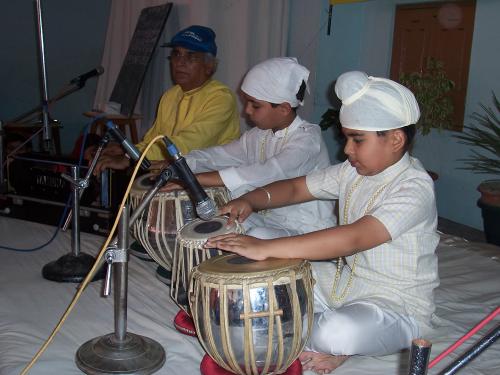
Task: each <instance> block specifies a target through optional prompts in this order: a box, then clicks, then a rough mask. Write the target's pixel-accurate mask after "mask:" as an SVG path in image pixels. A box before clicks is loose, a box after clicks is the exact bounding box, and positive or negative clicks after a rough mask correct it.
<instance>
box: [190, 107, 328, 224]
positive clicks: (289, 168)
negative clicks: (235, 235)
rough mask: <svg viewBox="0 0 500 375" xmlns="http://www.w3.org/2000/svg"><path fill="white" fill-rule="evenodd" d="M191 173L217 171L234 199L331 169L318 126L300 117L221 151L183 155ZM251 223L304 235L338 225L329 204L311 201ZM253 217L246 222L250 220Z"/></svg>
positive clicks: (251, 134)
mask: <svg viewBox="0 0 500 375" xmlns="http://www.w3.org/2000/svg"><path fill="white" fill-rule="evenodd" d="M186 160H187V162H188V165H189V167H190V168H191V169H192V170H193V171H194V172H195V173H200V172H208V171H214V170H215V171H219V174H220V176H221V178H222V181H223V182H224V185H225V186H226V187H227V188H228V189H229V191H230V192H231V195H232V197H233V198H237V197H239V196H241V195H243V194H244V193H246V192H248V191H251V190H254V189H255V188H257V187H259V186H264V185H266V184H269V183H271V182H274V181H278V180H283V179H288V178H293V177H299V176H304V175H307V174H308V173H310V172H312V171H315V170H320V169H323V168H326V167H328V166H329V165H330V160H329V157H328V152H327V149H326V145H325V143H324V141H323V138H322V135H321V129H320V128H319V126H317V125H314V124H310V123H308V122H306V121H304V120H302V119H301V118H300V117H299V116H297V117H296V118H295V120H294V121H293V122H292V123H291V124H290V125H289V126H288V127H287V128H285V129H283V130H280V131H277V132H276V133H273V131H272V130H261V129H258V128H252V129H251V130H249V131H247V132H245V133H244V134H243V135H242V136H241V137H240V139H238V140H236V141H233V142H231V143H229V144H226V145H222V146H215V147H210V148H206V149H203V150H195V151H192V152H190V153H189V154H187V155H186ZM255 215H257V217H255V218H254V222H255V223H258V225H262V226H263V227H266V228H279V229H284V230H286V231H287V233H288V234H302V233H307V232H311V231H315V230H320V229H324V228H328V227H331V226H333V225H335V224H336V218H335V215H334V206H333V203H332V202H331V201H327V200H325V201H321V200H317V201H312V202H307V203H302V204H297V205H292V206H287V207H282V208H276V209H272V210H267V211H266V212H264V213H259V214H253V215H252V216H255ZM252 216H251V217H250V218H249V219H252Z"/></svg>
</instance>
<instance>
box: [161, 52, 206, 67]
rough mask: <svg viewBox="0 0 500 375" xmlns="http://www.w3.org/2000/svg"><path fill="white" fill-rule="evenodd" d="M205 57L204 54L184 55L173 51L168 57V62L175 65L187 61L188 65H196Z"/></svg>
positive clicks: (191, 53)
mask: <svg viewBox="0 0 500 375" xmlns="http://www.w3.org/2000/svg"><path fill="white" fill-rule="evenodd" d="M204 57H205V55H204V54H203V52H187V53H185V54H182V53H180V52H179V51H172V53H171V54H170V56H168V60H169V61H171V62H173V63H178V62H181V61H185V62H187V63H188V64H194V63H197V62H200V61H202V60H203V59H204Z"/></svg>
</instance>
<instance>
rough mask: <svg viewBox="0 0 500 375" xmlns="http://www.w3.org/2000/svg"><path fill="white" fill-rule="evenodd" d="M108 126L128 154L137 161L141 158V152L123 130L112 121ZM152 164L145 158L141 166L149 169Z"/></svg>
mask: <svg viewBox="0 0 500 375" xmlns="http://www.w3.org/2000/svg"><path fill="white" fill-rule="evenodd" d="M106 126H107V128H108V130H109V131H110V132H111V134H112V135H113V137H115V139H117V140H118V141H119V142H120V143H121V144H122V146H123V148H124V149H125V152H126V153H127V155H128V156H130V158H131V159H132V160H134V161H137V160H139V159H140V158H141V152H140V151H139V150H138V149H137V147H135V146H134V145H133V144H132V143H131V142H130V141H129V140H128V139H127V138H126V137H125V135H124V134H123V133H122V132H121V130H120V129H119V128H118V127H117V126H116V125H115V124H113V122H112V121H108V122H107V123H106ZM150 166H151V162H150V161H149V160H148V159H147V158H144V159H143V160H142V163H141V168H142V169H148V168H149V167H150Z"/></svg>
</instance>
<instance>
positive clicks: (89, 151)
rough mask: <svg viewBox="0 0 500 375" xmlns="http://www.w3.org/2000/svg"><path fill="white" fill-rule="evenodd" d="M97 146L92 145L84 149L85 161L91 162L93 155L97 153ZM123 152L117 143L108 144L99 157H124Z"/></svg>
mask: <svg viewBox="0 0 500 375" xmlns="http://www.w3.org/2000/svg"><path fill="white" fill-rule="evenodd" d="M97 148H98V146H97V145H93V146H89V147H87V148H86V149H85V152H84V153H83V158H84V159H85V160H87V161H91V160H92V159H93V158H94V155H95V153H96V151H97ZM124 154H125V152H124V151H123V148H122V146H120V145H119V144H118V143H114V142H112V143H109V144H108V145H107V146H106V147H105V148H104V149H103V150H102V152H101V157H102V156H104V155H114V156H118V155H124Z"/></svg>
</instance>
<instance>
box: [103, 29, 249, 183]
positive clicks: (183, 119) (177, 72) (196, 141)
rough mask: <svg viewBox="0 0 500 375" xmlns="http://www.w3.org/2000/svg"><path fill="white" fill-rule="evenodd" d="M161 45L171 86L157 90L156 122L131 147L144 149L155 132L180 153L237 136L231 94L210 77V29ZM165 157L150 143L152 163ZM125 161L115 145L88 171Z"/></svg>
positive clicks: (125, 163) (213, 62)
mask: <svg viewBox="0 0 500 375" xmlns="http://www.w3.org/2000/svg"><path fill="white" fill-rule="evenodd" d="M163 47H170V48H172V51H171V54H170V56H169V60H170V71H171V74H172V80H173V82H174V83H175V86H174V87H172V88H170V89H169V90H168V91H166V92H165V93H164V94H163V96H162V98H161V100H160V104H159V106H158V112H157V116H156V120H155V122H154V124H153V126H152V127H151V128H150V129H149V131H148V132H147V133H146V135H145V136H144V139H143V141H142V142H140V143H139V144H137V145H136V146H137V148H138V149H139V150H141V151H142V150H144V149H145V148H146V146H147V144H148V143H149V142H150V141H151V140H152V139H153V138H154V137H156V136H157V135H166V136H168V137H169V138H170V139H171V140H172V141H173V142H174V143H175V144H176V145H177V148H178V149H179V150H180V151H181V152H182V153H188V152H189V151H191V150H196V149H202V148H206V147H210V146H215V145H221V144H225V143H228V142H230V141H232V140H234V139H237V138H238V137H239V135H240V126H239V113H238V109H237V105H236V99H235V96H234V94H233V93H232V92H231V90H230V89H229V88H228V87H227V86H225V85H223V84H222V83H220V82H218V81H217V80H215V79H213V78H212V75H213V74H214V73H215V71H216V68H217V59H216V56H217V45H216V43H215V32H214V31H213V30H212V29H210V28H208V27H205V26H199V25H193V26H190V27H188V28H186V29H184V30H181V31H180V32H178V33H177V34H176V35H174V37H173V38H172V40H171V41H170V43H167V44H166V45H164V46H163ZM167 155H168V154H167V152H166V150H165V147H164V145H163V144H161V143H156V144H155V145H154V146H153V147H151V148H150V150H149V151H148V154H147V157H148V158H149V159H150V160H153V161H156V160H164V159H165V158H167ZM129 165H130V160H129V159H128V158H127V157H126V155H125V154H124V153H123V151H122V150H121V149H119V150H117V149H116V148H114V149H113V148H110V149H109V151H108V152H105V153H104V154H103V156H102V157H101V158H100V160H99V162H98V163H97V166H96V169H95V171H94V172H95V174H96V175H97V174H99V173H100V172H101V171H102V170H103V169H105V168H112V169H125V168H127V167H128V166H129Z"/></svg>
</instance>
